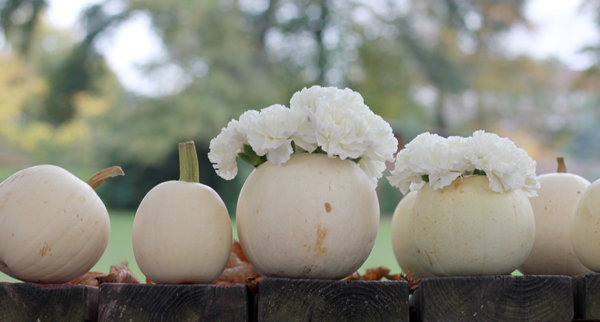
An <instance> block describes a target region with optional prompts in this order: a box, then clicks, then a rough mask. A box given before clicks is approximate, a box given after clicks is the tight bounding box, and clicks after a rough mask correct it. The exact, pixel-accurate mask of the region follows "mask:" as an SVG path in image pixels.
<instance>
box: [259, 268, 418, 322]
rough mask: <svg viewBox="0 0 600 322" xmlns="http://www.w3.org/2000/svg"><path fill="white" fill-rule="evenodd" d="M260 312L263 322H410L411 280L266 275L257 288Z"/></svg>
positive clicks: (260, 319) (260, 318)
mask: <svg viewBox="0 0 600 322" xmlns="http://www.w3.org/2000/svg"><path fill="white" fill-rule="evenodd" d="M257 314H258V316H257V320H258V321H261V322H272V321H312V322H316V321H365V322H366V321H377V322H382V321H406V322H408V319H409V316H408V315H409V309H408V283H406V282H404V281H384V282H381V281H328V280H306V279H302V280H294V279H284V278H267V279H264V280H262V281H261V282H260V285H259V288H258V309H257Z"/></svg>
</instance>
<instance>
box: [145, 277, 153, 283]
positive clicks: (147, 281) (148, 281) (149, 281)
mask: <svg viewBox="0 0 600 322" xmlns="http://www.w3.org/2000/svg"><path fill="white" fill-rule="evenodd" d="M146 284H154V282H152V281H151V280H149V279H148V278H147V277H146Z"/></svg>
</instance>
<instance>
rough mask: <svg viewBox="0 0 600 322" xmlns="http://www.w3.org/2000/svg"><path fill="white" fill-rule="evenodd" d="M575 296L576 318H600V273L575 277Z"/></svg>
mask: <svg viewBox="0 0 600 322" xmlns="http://www.w3.org/2000/svg"><path fill="white" fill-rule="evenodd" d="M573 298H574V300H575V317H576V318H578V319H587V320H600V274H598V273H588V274H583V275H577V276H575V277H573Z"/></svg>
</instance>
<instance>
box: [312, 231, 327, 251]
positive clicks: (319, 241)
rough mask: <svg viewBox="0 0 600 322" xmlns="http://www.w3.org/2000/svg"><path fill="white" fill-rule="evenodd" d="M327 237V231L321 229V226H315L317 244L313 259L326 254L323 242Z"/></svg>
mask: <svg viewBox="0 0 600 322" xmlns="http://www.w3.org/2000/svg"><path fill="white" fill-rule="evenodd" d="M327 235H329V229H327V228H323V227H321V224H318V225H317V242H316V243H315V247H314V250H313V252H314V253H315V257H320V256H322V255H325V254H327V248H326V247H323V242H324V241H325V238H326V237H327Z"/></svg>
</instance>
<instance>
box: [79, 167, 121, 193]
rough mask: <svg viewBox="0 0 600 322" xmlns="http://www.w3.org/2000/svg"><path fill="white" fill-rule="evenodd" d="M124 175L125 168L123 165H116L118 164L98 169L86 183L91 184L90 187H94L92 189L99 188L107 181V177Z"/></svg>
mask: <svg viewBox="0 0 600 322" xmlns="http://www.w3.org/2000/svg"><path fill="white" fill-rule="evenodd" d="M124 175H125V173H124V172H123V169H121V167H119V166H118V165H116V166H113V167H110V168H106V169H102V170H100V171H98V172H97V173H96V174H95V175H93V176H92V177H91V178H90V179H89V180H88V181H86V183H87V184H89V185H90V187H92V189H94V190H96V189H98V187H100V185H101V184H102V183H104V181H106V179H109V178H112V177H116V176H124Z"/></svg>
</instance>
